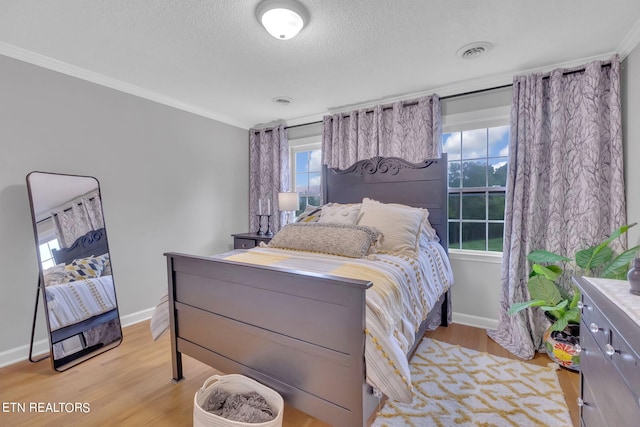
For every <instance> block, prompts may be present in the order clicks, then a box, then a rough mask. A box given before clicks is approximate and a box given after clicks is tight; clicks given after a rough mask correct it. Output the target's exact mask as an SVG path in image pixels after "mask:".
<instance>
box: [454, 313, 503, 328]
mask: <svg viewBox="0 0 640 427" xmlns="http://www.w3.org/2000/svg"><path fill="white" fill-rule="evenodd" d="M453 323H459V324H461V325H466V326H474V327H476V328H481V329H497V328H498V320H497V319H490V318H488V317H480V316H473V315H471V314H464V313H456V312H455V311H454V312H453Z"/></svg>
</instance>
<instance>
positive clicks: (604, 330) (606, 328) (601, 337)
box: [580, 293, 611, 351]
mask: <svg viewBox="0 0 640 427" xmlns="http://www.w3.org/2000/svg"><path fill="white" fill-rule="evenodd" d="M582 304H583V307H582V316H581V317H582V325H581V326H580V333H581V335H585V334H586V333H590V334H591V335H592V336H593V338H594V339H595V341H596V342H597V343H598V346H600V349H602V351H604V350H605V346H606V345H607V344H611V325H610V324H609V321H608V320H607V318H606V317H604V315H603V314H602V312H601V311H600V310H599V309H598V307H596V305H595V304H594V302H593V301H592V300H591V298H589V296H588V295H585V294H584V293H583V294H582ZM596 328H597V330H596ZM594 331H595V332H594Z"/></svg>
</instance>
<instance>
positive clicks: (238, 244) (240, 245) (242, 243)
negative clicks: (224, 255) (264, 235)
mask: <svg viewBox="0 0 640 427" xmlns="http://www.w3.org/2000/svg"><path fill="white" fill-rule="evenodd" d="M255 247H256V241H255V240H252V239H239V238H237V237H236V238H235V239H233V248H234V249H251V248H255Z"/></svg>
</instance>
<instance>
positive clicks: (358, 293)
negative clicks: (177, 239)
mask: <svg viewBox="0 0 640 427" xmlns="http://www.w3.org/2000/svg"><path fill="white" fill-rule="evenodd" d="M166 255H167V260H168V270H169V271H168V272H169V276H168V277H169V302H170V309H171V314H170V319H171V345H172V353H173V378H174V380H175V381H178V380H180V379H181V378H182V364H181V353H185V354H188V355H189V356H192V357H194V358H196V359H198V360H200V361H202V362H204V363H207V364H209V365H211V366H213V367H215V368H216V369H219V370H221V371H222V372H225V373H240V374H244V375H247V376H250V377H252V378H254V379H256V380H258V381H260V382H262V383H264V384H265V385H267V386H269V387H271V388H273V389H275V390H277V391H278V392H279V393H281V394H282V396H283V398H284V399H285V401H286V402H287V403H288V404H290V405H292V406H294V407H296V408H298V409H300V410H302V411H304V412H307V413H308V414H310V415H312V416H315V417H317V418H319V419H323V420H326V421H327V422H329V423H331V424H333V425H336V426H357V425H363V421H362V420H363V418H364V419H365V420H366V419H367V418H368V415H369V414H364V413H363V411H364V408H363V406H364V403H363V400H364V398H363V394H366V393H368V392H369V390H367V387H366V386H365V384H364V373H365V366H364V345H365V335H364V333H363V331H364V328H365V296H364V295H365V291H366V289H367V288H369V287H370V286H371V283H370V282H365V281H361V280H352V279H342V278H340V279H339V278H335V277H330V276H322V275H312V274H307V273H301V272H290V271H285V270H282V269H278V268H272V267H260V266H253V265H246V264H241V263H235V262H228V261H224V260H217V259H211V258H202V257H197V256H190V255H181V254H175V253H170V254H166Z"/></svg>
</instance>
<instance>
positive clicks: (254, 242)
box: [232, 233, 273, 249]
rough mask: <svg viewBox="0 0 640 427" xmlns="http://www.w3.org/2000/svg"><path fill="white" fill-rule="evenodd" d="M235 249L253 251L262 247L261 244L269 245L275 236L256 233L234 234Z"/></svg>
mask: <svg viewBox="0 0 640 427" xmlns="http://www.w3.org/2000/svg"><path fill="white" fill-rule="evenodd" d="M232 236H233V249H251V248H255V247H256V246H259V245H260V242H265V243H269V241H270V240H271V238H272V237H273V236H265V235H258V234H256V233H240V234H232Z"/></svg>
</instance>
